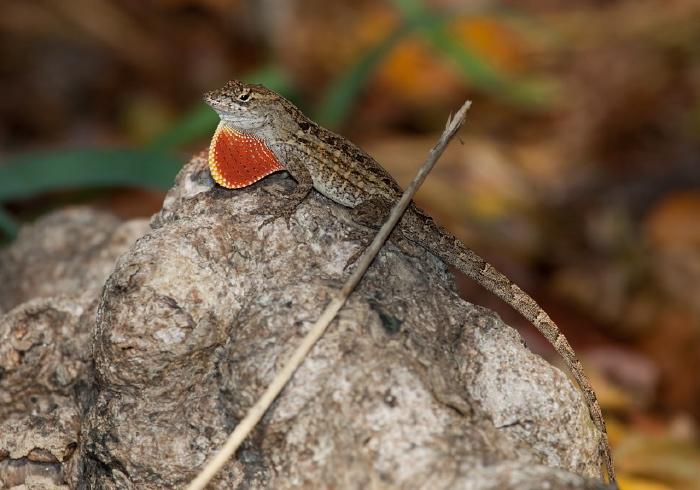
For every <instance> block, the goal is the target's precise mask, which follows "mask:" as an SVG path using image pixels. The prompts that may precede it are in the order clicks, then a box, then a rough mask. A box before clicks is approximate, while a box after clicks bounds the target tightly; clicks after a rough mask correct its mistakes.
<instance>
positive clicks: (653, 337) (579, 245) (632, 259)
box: [0, 0, 700, 489]
mask: <svg viewBox="0 0 700 490" xmlns="http://www.w3.org/2000/svg"><path fill="white" fill-rule="evenodd" d="M0 10H1V11H2V15H0V236H1V237H2V241H3V243H5V244H6V243H8V242H9V241H10V240H11V239H12V237H13V236H15V234H16V233H17V230H18V229H19V227H20V226H21V223H22V222H26V221H30V220H32V219H33V218H35V217H36V216H38V215H39V214H41V213H45V212H47V211H49V210H51V209H53V208H56V207H58V206H65V205H68V204H75V203H86V202H88V203H91V204H92V205H96V206H100V207H103V208H108V209H111V210H113V211H114V212H115V213H117V214H118V215H120V216H121V217H123V218H130V217H135V216H148V215H149V214H151V213H153V212H155V211H157V210H158V208H159V206H160V204H161V202H162V199H163V195H164V192H165V190H167V189H168V188H169V187H170V185H171V184H172V181H173V178H174V175H175V174H176V172H177V171H178V169H179V168H180V167H181V166H182V164H183V163H184V162H185V161H186V160H187V159H188V158H189V157H190V156H191V155H192V154H193V153H195V152H198V151H200V150H202V149H204V148H206V146H207V144H208V138H209V137H210V136H211V134H212V133H213V130H214V128H215V125H216V123H217V117H216V115H215V113H214V112H213V111H212V110H211V109H209V108H208V107H207V106H205V105H204V104H203V103H201V94H202V93H203V92H205V91H208V90H211V89H214V88H218V87H219V86H221V85H223V84H224V83H225V82H226V81H227V80H229V79H232V78H238V79H242V80H245V81H248V82H256V83H264V84H266V85H267V86H269V87H270V88H272V89H274V90H277V91H278V92H280V93H282V94H283V95H285V96H286V97H288V98H289V99H291V100H292V101H293V102H295V103H296V104H297V105H298V106H299V107H300V108H301V109H302V110H303V111H304V112H305V113H306V114H307V115H309V116H310V117H312V119H315V120H316V121H317V122H319V123H321V124H322V125H325V126H327V127H330V128H332V129H334V130H336V131H338V132H341V133H342V134H344V135H345V136H347V137H348V138H349V139H351V140H353V141H354V142H356V143H358V144H360V145H361V146H362V147H363V148H364V149H365V150H367V151H368V152H369V153H370V154H372V155H373V156H374V157H375V158H376V159H377V160H378V161H379V162H380V163H381V164H382V165H384V166H385V167H386V168H387V169H388V170H389V171H390V172H391V173H392V174H393V175H395V176H396V177H397V180H399V182H400V183H402V184H403V185H406V184H407V182H408V181H409V180H410V179H411V177H412V175H413V173H414V172H415V170H416V169H417V167H418V166H419V165H420V163H421V162H422V160H423V158H424V156H425V155H426V154H427V152H428V150H429V149H430V148H431V147H432V145H433V144H434V142H435V141H436V138H437V135H439V133H440V131H441V130H442V128H443V127H444V123H445V120H446V118H447V115H448V114H449V113H450V112H451V111H454V110H456V109H457V108H458V107H459V105H460V104H461V103H462V102H463V101H464V100H465V99H467V98H469V99H471V100H473V102H474V104H473V106H472V109H471V110H470V113H469V116H468V122H467V125H466V126H465V129H463V131H462V133H461V137H462V141H463V143H464V144H463V145H459V144H458V143H456V144H453V145H452V146H451V148H450V149H449V151H448V152H447V153H446V154H445V156H444V157H443V159H442V161H441V162H440V164H439V165H438V167H437V168H436V170H435V171H434V173H433V175H432V176H431V177H430V178H429V180H428V182H427V183H426V185H425V186H424V188H423V189H422V190H421V192H420V194H419V198H418V201H419V202H420V204H421V205H422V206H423V207H424V208H426V209H427V210H428V211H429V212H430V213H431V214H432V215H433V216H435V217H436V219H437V220H438V221H440V222H441V223H442V224H443V225H445V226H446V227H447V228H448V229H450V230H451V231H452V232H453V233H455V234H456V235H457V236H458V237H459V238H460V239H462V241H464V242H465V243H467V244H469V245H470V246H471V247H472V248H474V249H475V250H476V251H477V252H478V253H480V254H481V255H482V256H483V257H485V258H486V259H487V260H489V261H490V262H492V263H493V264H494V265H496V266H497V267H498V268H500V269H501V270H502V271H503V272H504V273H506V275H508V276H509V277H510V278H511V279H513V280H514V281H515V282H517V283H518V284H520V285H521V286H522V287H523V289H525V290H527V291H529V292H530V293H531V294H532V295H533V296H534V297H535V298H536V299H537V300H538V301H539V302H540V303H541V304H542V305H543V306H544V308H545V309H546V310H547V311H548V312H550V314H551V316H552V317H553V318H554V320H555V321H556V322H557V323H558V324H559V325H560V326H561V327H562V330H563V331H564V332H565V334H566V335H567V337H568V338H569V339H570V341H571V342H572V344H573V345H574V348H575V349H576V350H577V352H578V353H579V354H580V356H581V357H582V359H583V362H584V364H585V365H586V367H587V369H588V370H589V372H590V373H591V375H592V378H593V382H594V386H595V387H596V389H597V391H598V394H599V397H600V399H601V404H602V405H603V408H604V411H605V413H606V418H607V420H608V424H609V429H610V434H611V438H612V442H613V445H614V451H615V456H616V463H617V467H618V472H619V473H620V476H621V484H622V488H623V489H642V488H645V489H651V488H655V489H664V488H680V489H691V488H693V489H697V488H700V450H699V447H700V445H699V443H698V441H699V439H700V438H699V435H698V423H699V422H700V151H699V150H700V4H699V3H698V2H697V1H695V0H673V1H662V0H641V1H629V0H628V1H625V0H609V1H599V0H584V1H579V2H554V1H551V0H521V1H517V2H516V1H514V0H511V1H500V2H499V1H488V0H487V1H479V2H476V1H466V0H463V1H458V0H383V1H382V0H372V1H370V0H335V1H332V2H329V1H326V0H258V1H255V0H150V1H139V2H134V1H128V0H70V1H66V0H0ZM458 279H459V282H460V286H461V288H462V293H463V296H464V297H465V298H466V299H468V300H469V301H472V302H474V303H478V304H482V305H485V306H488V307H490V308H493V309H495V310H497V311H499V313H500V314H501V315H502V316H503V317H504V319H505V320H506V321H507V322H508V323H509V324H511V325H513V326H516V327H517V328H519V329H520V331H521V333H522V334H523V336H524V337H525V339H526V340H527V342H528V345H529V346H530V347H531V348H532V349H533V350H535V351H536V352H538V353H541V354H542V355H543V356H545V357H546V358H548V359H549V360H550V361H551V362H553V363H555V364H559V365H561V362H560V361H559V360H558V359H557V357H556V355H555V354H554V352H553V350H551V349H550V348H549V347H548V346H547V345H546V341H545V340H544V339H543V338H542V337H541V336H539V334H537V332H536V331H534V329H532V328H531V327H529V325H528V324H527V323H526V322H525V321H524V320H523V319H521V318H520V317H519V316H518V315H517V314H516V313H514V312H513V311H511V310H510V309H509V308H508V307H507V306H505V305H503V304H502V303H500V302H499V300H497V299H496V298H495V297H493V296H491V295H489V294H488V293H486V292H484V291H483V290H481V289H480V288H478V287H477V286H475V285H474V284H472V283H471V282H470V281H468V280H466V279H465V278H463V277H458Z"/></svg>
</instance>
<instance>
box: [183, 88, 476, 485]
mask: <svg viewBox="0 0 700 490" xmlns="http://www.w3.org/2000/svg"><path fill="white" fill-rule="evenodd" d="M470 106H471V102H470V101H467V102H465V103H464V105H463V106H462V107H461V108H460V110H459V111H458V112H457V114H456V115H455V117H454V118H452V119H451V120H449V121H448V122H447V127H446V128H445V131H444V132H443V133H442V136H441V137H440V140H439V141H438V142H437V144H436V145H435V147H434V148H433V149H432V150H430V154H429V155H428V158H427V159H426V160H425V162H424V163H423V165H422V166H421V168H420V170H418V173H417V174H416V176H415V177H414V178H413V181H411V184H410V185H409V186H408V189H406V192H404V193H403V195H402V196H401V199H399V202H398V203H396V206H394V208H393V209H392V211H391V214H390V215H389V218H388V219H387V221H386V223H384V225H383V226H382V227H381V229H380V230H379V232H378V233H377V236H376V237H374V240H373V241H372V243H371V244H370V246H369V247H367V250H366V251H365V253H364V254H363V255H362V257H361V258H360V260H358V262H357V264H356V267H355V270H354V271H353V273H352V274H350V277H348V279H347V281H346V282H345V284H344V285H343V287H342V288H341V289H340V291H339V292H338V295H337V297H336V298H334V299H332V300H331V302H330V303H329V304H328V306H327V307H326V309H325V311H324V312H323V313H322V314H321V316H320V317H319V319H318V320H317V321H316V323H315V324H314V325H313V326H312V327H311V329H310V330H309V333H307V334H306V336H305V337H304V339H303V340H302V341H301V344H300V345H299V347H297V349H296V350H295V351H294V353H293V354H292V356H291V357H290V359H289V361H287V364H286V365H285V366H284V367H283V368H282V370H281V371H280V372H279V373H278V374H277V376H275V378H274V379H273V380H272V382H271V383H270V386H268V388H267V389H266V390H265V393H263V395H262V396H261V397H260V399H259V400H258V401H257V402H256V403H255V405H253V406H252V407H251V409H250V410H249V411H248V414H247V415H246V416H245V417H244V418H243V420H241V421H240V423H239V424H238V425H237V426H236V428H235V429H234V431H233V432H232V433H231V435H230V436H229V438H228V440H227V441H226V444H224V446H223V447H222V448H221V451H219V453H218V454H217V455H216V456H215V457H214V459H212V460H211V461H210V462H209V464H208V465H207V466H206V467H205V468H204V469H203V470H202V472H201V473H200V474H199V475H197V478H195V479H194V480H192V482H191V483H190V485H189V486H188V487H187V490H201V489H203V488H204V487H205V485H206V484H207V483H208V482H209V481H210V480H211V479H212V478H213V477H214V475H216V473H217V472H218V471H219V470H220V469H221V468H222V467H223V466H224V464H226V461H228V459H229V458H230V457H231V456H232V455H233V454H234V453H235V452H236V450H237V449H238V447H239V446H240V445H241V444H242V443H243V441H244V440H245V438H246V437H248V435H249V434H250V433H251V432H252V431H253V429H254V428H255V426H256V425H257V424H258V422H260V420H261V419H262V417H263V415H265V412H266V411H267V409H268V408H269V407H270V405H272V402H274V401H275V398H277V395H279V394H280V392H281V391H282V390H283V389H284V387H285V385H286V384H287V383H288V382H289V380H290V379H291V378H292V376H293V375H294V372H295V371H296V370H297V368H298V367H299V366H300V365H301V363H302V362H304V359H305V358H306V356H307V354H308V353H309V351H311V349H312V348H313V346H314V344H315V343H316V342H317V341H318V339H320V338H321V337H322V336H323V334H324V333H325V331H326V329H327V328H328V325H329V324H330V323H331V322H332V321H333V319H334V318H335V316H336V315H337V313H338V311H340V309H341V308H342V307H343V305H344V304H345V301H346V300H347V299H348V297H349V296H350V293H352V291H353V290H354V289H355V286H357V284H358V283H359V282H360V280H361V279H362V277H363V276H364V274H365V272H367V269H368V268H369V266H370V264H371V263H372V261H373V260H374V258H375V257H376V255H377V254H378V253H379V250H380V249H381V248H382V246H383V245H384V242H386V240H387V238H388V237H389V235H390V234H391V231H392V230H393V229H394V227H395V226H396V224H397V223H398V222H399V219H401V216H402V215H403V213H404V211H406V208H407V207H408V205H409V203H410V202H411V199H413V196H414V195H415V194H416V191H418V188H419V187H420V186H421V184H422V183H423V181H425V179H426V177H427V176H428V173H429V172H430V170H432V168H433V167H434V166H435V164H436V163H437V161H438V159H439V158H440V156H442V154H443V152H444V151H445V148H447V145H448V144H449V142H450V141H451V140H452V138H454V136H455V135H456V134H457V131H459V128H461V127H462V125H463V124H464V121H465V120H466V118H467V111H468V110H469V107H470Z"/></svg>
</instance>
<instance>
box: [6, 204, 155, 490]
mask: <svg viewBox="0 0 700 490" xmlns="http://www.w3.org/2000/svg"><path fill="white" fill-rule="evenodd" d="M146 231H147V223H146V222H144V221H143V220H140V221H132V222H127V223H120V222H119V220H117V219H116V218H115V217H113V216H112V215H110V214H108V213H104V212H98V211H95V210H91V209H88V208H71V209H66V210H63V211H59V212H55V213H52V214H50V215H48V216H46V217H44V218H42V219H40V220H38V221H37V222H36V223H35V224H34V225H32V226H29V227H27V228H25V229H24V230H23V231H22V233H21V234H20V236H19V238H18V239H17V241H15V243H13V244H12V245H11V246H10V247H8V249H6V250H4V251H3V252H2V254H0V313H1V312H2V310H3V309H4V310H6V312H5V314H4V315H2V314H0V460H1V461H0V481H1V482H2V483H0V488H10V487H14V486H16V485H20V484H25V485H30V486H29V488H53V487H47V486H46V485H45V483H46V481H45V480H47V479H48V480H47V481H50V482H52V483H51V484H53V485H59V484H61V483H64V480H65V475H64V474H63V473H64V472H63V462H65V461H67V460H68V459H69V458H70V457H71V456H72V454H73V451H74V450H75V448H76V446H77V444H78V436H79V430H80V423H81V417H82V410H81V409H80V408H79V401H80V400H81V399H82V397H83V396H86V395H87V394H88V393H89V391H88V390H86V389H85V388H86V386H87V380H88V369H89V367H90V365H91V362H92V353H91V341H92V330H93V328H94V324H95V316H96V313H97V306H98V303H99V297H100V292H101V290H102V286H103V284H104V281H105V280H106V278H107V276H108V275H109V273H110V272H111V271H112V270H113V269H114V264H115V262H116V259H117V257H118V256H119V255H121V253H123V252H124V251H125V250H126V249H127V248H128V246H130V245H131V244H132V243H133V242H134V241H135V240H136V238H138V236H140V235H142V234H143V233H145V232H146ZM34 477H36V479H35V480H32V478H34ZM32 481H33V482H34V483H31V484H30V482H32ZM42 481H43V482H44V483H42ZM56 488H58V487H56ZM63 488H68V487H65V486H64V487H63Z"/></svg>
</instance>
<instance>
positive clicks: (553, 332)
mask: <svg viewBox="0 0 700 490" xmlns="http://www.w3.org/2000/svg"><path fill="white" fill-rule="evenodd" d="M204 100H205V102H206V103H207V104H209V105H211V106H212V107H213V108H214V110H216V112H217V113H218V114H219V116H220V117H221V123H220V125H219V129H218V130H217V135H219V133H220V132H221V134H224V135H228V137H230V138H231V139H230V140H219V141H218V143H217V139H216V137H215V139H214V141H213V142H212V149H211V150H210V166H211V167H212V169H214V168H216V171H214V170H213V171H212V175H214V176H215V178H216V180H217V182H219V183H220V184H222V185H224V186H225V187H241V186H243V185H247V184H250V183H252V182H254V181H255V180H259V179H260V178H262V177H264V176H265V175H268V174H269V173H271V171H274V170H271V169H273V168H275V165H277V163H279V165H280V166H281V167H283V168H284V169H285V170H287V171H288V172H289V173H290V174H291V176H292V177H293V178H294V179H295V180H296V181H297V186H296V188H295V190H294V192H293V193H292V194H291V196H290V199H289V201H287V203H286V204H285V205H283V206H281V207H280V208H279V209H277V210H275V211H274V214H275V217H279V216H283V217H285V218H286V219H287V220H289V217H290V216H291V214H292V213H293V212H294V210H295V209H296V207H297V205H298V204H299V203H300V202H301V201H303V200H304V198H305V197H306V196H307V195H308V193H309V192H310V191H311V189H312V188H314V189H316V190H317V191H318V192H320V193H321V194H323V195H324V196H326V197H327V198H329V199H331V200H333V201H335V202H337V203H339V204H342V205H343V206H347V207H350V208H353V218H354V219H355V221H356V222H358V223H360V224H363V225H369V226H374V227H378V226H380V225H381V224H382V223H383V221H384V219H385V218H386V217H387V216H388V214H389V211H390V210H391V208H392V207H393V205H394V204H395V203H396V201H398V200H399V198H400V197H401V194H402V193H403V190H402V189H401V187H400V186H399V185H398V184H397V183H396V181H395V180H394V179H393V178H392V177H391V175H389V173H388V172H387V171H386V170H384V169H383V168H382V167H381V166H380V165H379V164H378V163H377V162H376V161H375V160H374V159H373V158H372V157H371V156H369V155H368V154H367V153H365V152H364V151H363V150H362V149H361V148H359V147H358V146H356V145H354V144H353V143H351V142H350V141H348V140H346V139H345V138H343V137H342V136H340V135H338V134H335V133H333V132H331V131H329V130H327V129H325V128H322V127H321V126H319V125H318V124H316V123H314V122H313V121H311V120H309V119H308V118H307V117H306V116H304V115H303V114H302V113H301V111H300V110H299V109H297V108H296V107H295V106H294V105H293V104H292V103H291V102H289V101H288V100H286V99H285V98H284V97H282V96H280V95H278V94H277V93H275V92H273V91H271V90H269V89H267V88H265V87H263V86H262V85H249V84H245V83H242V82H239V81H231V82H229V83H228V84H227V85H226V86H225V87H223V88H222V89H220V90H214V91H212V92H209V93H207V94H206V95H205V96H204ZM243 139H245V141H248V142H249V141H250V140H251V139H252V140H253V141H254V143H255V144H254V146H258V147H260V148H263V149H264V150H266V151H267V150H269V152H271V153H272V154H273V155H274V157H271V158H272V161H270V162H268V164H269V165H268V166H267V167H266V168H265V169H262V170H259V173H258V175H256V176H255V178H254V180H252V181H248V180H246V182H243V183H242V184H240V185H238V184H235V185H234V184H232V183H231V182H229V181H228V180H226V177H225V175H222V174H226V172H227V169H230V167H231V166H235V165H237V164H240V163H241V162H236V161H234V160H235V159H234V160H232V158H233V157H229V156H227V155H228V153H229V152H228V150H229V149H230V146H231V145H233V146H236V145H244V144H247V143H244V142H243ZM227 145H228V146H227ZM246 148H247V146H246ZM217 149H218V150H217ZM215 150H217V151H219V153H221V155H219V154H217V153H215ZM237 151H238V152H241V151H244V150H241V148H240V147H238V148H237ZM222 155H223V156H222ZM227 158H228V160H227ZM262 158H263V159H264V158H266V157H264V156H263V157H262ZM258 159H260V158H258ZM274 159H276V161H274ZM255 160H256V158H253V157H247V158H246V159H245V162H243V163H245V164H246V165H248V164H251V162H252V161H255ZM253 173H255V170H254V171H253ZM273 219H274V218H273ZM397 229H398V230H399V231H400V232H401V233H402V234H403V235H404V236H405V237H406V238H407V239H409V240H411V241H413V242H415V243H418V244H420V245H421V246H423V247H425V248H426V249H428V250H429V251H431V252H432V253H434V254H435V255H437V256H438V257H440V258H441V259H442V260H444V261H446V262H449V263H450V264H452V265H454V266H455V267H457V268H458V269H459V270H461V271H462V272H463V273H464V274H466V275H467V276H469V277H471V278H472V279H474V280H475V281H476V282H478V283H479V284H481V285H482V286H483V287H484V288H486V289H488V290H489V291H491V292H492V293H494V294H496V295H497V296H499V297H500V298H501V299H503V300H504V301H505V302H506V303H508V304H509V305H511V306H512V307H513V308H515V309H516V310H517V311H518V312H519V313H520V314H521V315H523V316H524V317H525V318H527V319H528V320H529V321H530V322H531V323H532V324H533V325H534V326H535V327H536V328H537V330H539V331H540V332H541V333H542V334H543V335H544V336H545V337H546V338H547V340H548V341H549V342H550V343H551V344H552V345H553V346H554V348H555V349H556V350H557V352H558V353H559V355H560V356H561V357H562V358H563V359H564V361H565V362H566V365H567V366H568V368H569V369H570V370H571V372H572V373H573V375H574V378H575V379H576V382H577V383H578V385H579V386H580V387H581V390H582V392H583V396H584V399H585V400H586V403H587V405H588V409H589V411H590V414H591V418H592V419H593V422H594V423H595V425H596V427H597V428H598V430H599V431H600V433H601V439H600V449H601V453H602V454H603V459H604V461H605V465H606V468H607V471H608V476H609V478H610V481H611V482H615V470H614V468H613V463H612V452H611V449H610V443H609V440H608V435H607V431H606V429H605V421H604V420H603V414H602V412H601V409H600V405H599V404H598V400H597V399H596V395H595V392H594V391H593V388H592V386H591V382H590V380H589V379H588V376H587V375H586V373H585V372H584V370H583V366H582V365H581V362H580V361H579V360H578V358H577V357H576V354H575V353H574V351H573V349H572V348H571V346H570V345H569V343H568V341H567V340H566V338H565V337H564V335H563V334H562V333H561V331H560V330H559V327H557V325H556V324H555V323H554V322H553V321H552V320H551V319H550V318H549V316H548V315H547V313H545V311H544V310H543V309H542V308H541V307H540V306H539V305H538V304H537V303H536V302H535V300H533V299H532V298H531V297H530V296H528V295H527V293H525V292H524V291H523V290H522V289H520V288H519V287H518V286H516V285H515V284H513V283H512V282H511V281H510V280H509V279H508V278H507V277H505V276H504V275H503V274H501V273H500V272H498V271H497V270H496V269H495V268H494V267H493V266H491V265H490V264H488V263H487V262H486V261H484V260H483V259H482V258H481V257H479V256H478V255H477V254H475V253H474V252H473V251H472V250H471V249H469V248H468V247H467V246H465V245H464V244H462V243H461V242H460V241H459V240H458V239H457V238H455V237H454V236H452V235H451V234H450V233H448V232H447V231H446V230H445V229H444V228H442V227H441V226H440V225H438V224H437V223H436V222H435V221H434V220H433V219H432V218H431V217H430V216H428V215H427V214H426V213H425V212H423V211H422V210H421V209H420V208H419V207H418V206H416V205H415V203H411V205H410V206H409V208H408V210H407V211H406V214H405V215H404V216H403V218H402V219H401V221H400V222H399V224H398V226H397Z"/></svg>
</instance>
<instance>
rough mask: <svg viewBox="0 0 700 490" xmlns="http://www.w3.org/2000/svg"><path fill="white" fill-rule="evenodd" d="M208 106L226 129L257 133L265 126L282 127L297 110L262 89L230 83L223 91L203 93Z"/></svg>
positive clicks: (277, 96)
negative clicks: (217, 115) (278, 125)
mask: <svg viewBox="0 0 700 490" xmlns="http://www.w3.org/2000/svg"><path fill="white" fill-rule="evenodd" d="M204 102H206V103H207V104H209V105H210V106H211V107H212V108H213V109H214V110H215V111H216V112H217V113H218V114H219V117H220V118H221V121H222V122H224V123H226V124H227V125H228V126H229V127H230V128H232V129H236V130H239V131H252V132H257V131H261V130H264V128H265V126H271V125H277V124H284V123H285V122H286V118H288V117H290V113H291V112H296V111H298V109H296V107H294V106H293V105H292V104H291V103H290V102H289V101H287V100H286V99H285V98H284V97H282V96H281V95H279V94H277V93H275V92H273V91H272V90H270V89H268V88H267V87H264V86H263V85H252V84H248V83H243V82H239V81H238V80H232V81H230V82H228V83H227V84H226V85H225V86H224V87H223V88H220V89H218V90H213V91H211V92H207V93H206V94H204ZM290 106H291V108H290Z"/></svg>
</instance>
